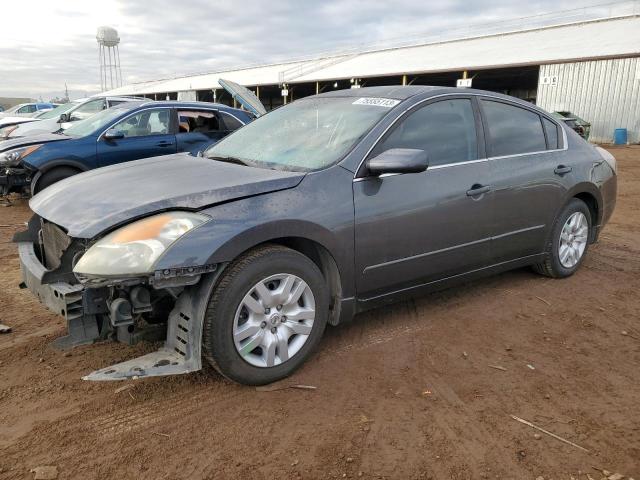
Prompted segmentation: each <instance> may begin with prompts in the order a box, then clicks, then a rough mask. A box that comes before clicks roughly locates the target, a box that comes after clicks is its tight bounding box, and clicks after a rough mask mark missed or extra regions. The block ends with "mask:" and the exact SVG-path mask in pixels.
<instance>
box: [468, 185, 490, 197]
mask: <svg viewBox="0 0 640 480" xmlns="http://www.w3.org/2000/svg"><path fill="white" fill-rule="evenodd" d="M490 191H491V186H490V185H480V184H478V183H476V184H475V185H472V186H471V190H467V197H477V196H478V195H483V194H485V193H488V192H490Z"/></svg>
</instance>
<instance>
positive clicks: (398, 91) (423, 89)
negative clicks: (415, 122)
mask: <svg viewBox="0 0 640 480" xmlns="http://www.w3.org/2000/svg"><path fill="white" fill-rule="evenodd" d="M443 94H454V95H464V94H475V95H488V96H491V97H497V98H503V99H505V100H509V101H512V102H513V101H516V102H521V103H526V104H528V105H531V103H529V102H527V101H526V100H521V99H518V98H515V97H510V96H508V95H503V94H501V93H496V92H490V91H487V90H478V89H475V88H456V87H441V86H431V85H406V86H404V85H389V86H384V87H362V88H350V89H344V90H333V91H331V92H326V93H321V94H319V95H315V97H320V98H322V97H373V98H392V99H395V100H400V101H403V100H407V99H409V98H411V97H415V96H417V95H421V96H425V97H435V96H436V95H443ZM306 98H309V97H306Z"/></svg>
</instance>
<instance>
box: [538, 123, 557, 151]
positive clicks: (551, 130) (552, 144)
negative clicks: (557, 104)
mask: <svg viewBox="0 0 640 480" xmlns="http://www.w3.org/2000/svg"><path fill="white" fill-rule="evenodd" d="M542 123H543V124H544V130H545V132H546V133H547V147H548V148H549V150H556V149H558V148H560V143H559V141H558V138H559V137H558V126H557V125H556V124H555V123H554V122H552V121H551V120H549V119H548V118H544V117H542Z"/></svg>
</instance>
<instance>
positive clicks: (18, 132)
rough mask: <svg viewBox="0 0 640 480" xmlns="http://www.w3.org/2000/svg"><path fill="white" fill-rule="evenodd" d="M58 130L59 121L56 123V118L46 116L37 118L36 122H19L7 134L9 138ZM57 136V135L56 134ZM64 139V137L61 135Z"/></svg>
mask: <svg viewBox="0 0 640 480" xmlns="http://www.w3.org/2000/svg"><path fill="white" fill-rule="evenodd" d="M58 130H60V123H58V119H57V118H47V119H45V120H38V121H37V122H27V123H21V124H20V125H19V126H18V128H16V129H15V130H14V131H13V132H11V135H9V139H11V138H13V137H16V138H17V137H24V136H26V135H37V134H40V133H53V132H57V131H58ZM57 136H58V137H59V135H57ZM62 139H64V137H62Z"/></svg>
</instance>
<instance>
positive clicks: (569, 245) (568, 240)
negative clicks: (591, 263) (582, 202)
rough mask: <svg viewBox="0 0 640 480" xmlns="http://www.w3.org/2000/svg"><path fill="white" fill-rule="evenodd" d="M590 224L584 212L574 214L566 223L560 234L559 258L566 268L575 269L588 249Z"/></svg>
mask: <svg viewBox="0 0 640 480" xmlns="http://www.w3.org/2000/svg"><path fill="white" fill-rule="evenodd" d="M588 237H589V222H587V217H586V216H585V214H584V213H582V212H575V213H573V214H572V215H571V216H570V217H569V218H568V219H567V221H566V222H565V224H564V226H563V227H562V232H561V233H560V242H559V245H558V258H559V259H560V263H561V264H562V266H563V267H565V268H573V267H575V266H576V265H577V264H578V262H579V261H580V259H581V258H582V254H583V253H584V250H585V248H586V247H587V240H588Z"/></svg>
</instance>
